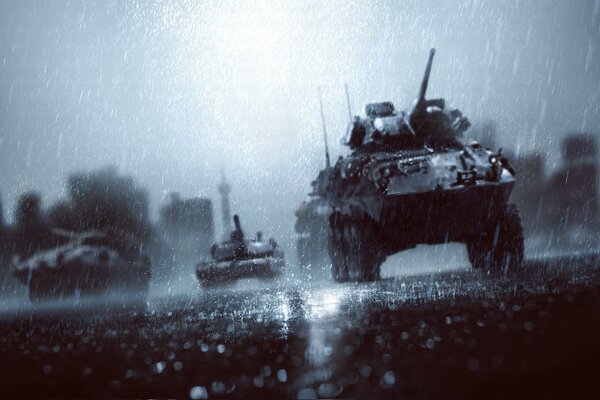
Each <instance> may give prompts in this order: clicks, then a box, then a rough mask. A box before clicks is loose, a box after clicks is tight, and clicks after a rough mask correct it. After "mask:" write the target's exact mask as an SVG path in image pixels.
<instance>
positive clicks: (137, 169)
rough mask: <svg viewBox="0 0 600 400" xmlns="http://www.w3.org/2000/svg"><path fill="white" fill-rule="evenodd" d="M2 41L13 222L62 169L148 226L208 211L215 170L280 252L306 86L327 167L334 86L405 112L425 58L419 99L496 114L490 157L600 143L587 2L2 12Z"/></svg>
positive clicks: (4, 6) (336, 107)
mask: <svg viewBox="0 0 600 400" xmlns="http://www.w3.org/2000/svg"><path fill="white" fill-rule="evenodd" d="M0 37H2V41H0V192H1V195H2V200H3V201H4V204H5V214H6V218H7V219H9V220H10V219H11V218H13V216H12V215H13V210H14V208H15V205H16V203H17V199H18V198H19V196H20V195H21V194H22V193H24V192H26V191H31V190H35V191H37V192H39V193H41V194H42V200H43V206H44V207H46V208H47V207H49V206H50V205H51V204H52V203H53V202H55V201H56V200H58V199H60V198H64V197H65V196H66V195H67V191H68V188H67V187H66V184H65V181H66V177H67V176H68V175H69V174H71V173H73V172H78V171H88V170H92V169H97V168H102V167H103V166H106V165H114V166H116V167H117V168H118V171H119V173H123V174H126V175H131V176H133V177H135V179H136V182H138V183H139V185H140V186H141V187H144V188H145V189H147V191H148V193H149V196H150V207H149V208H150V217H151V219H153V220H156V219H157V218H158V209H159V207H160V205H162V204H164V203H165V202H167V200H168V195H169V193H170V192H175V191H176V192H180V193H181V194H182V195H183V196H205V197H209V198H211V199H213V204H215V205H217V206H218V204H219V203H218V193H217V184H218V182H219V181H220V170H221V169H223V170H224V171H225V173H226V175H227V177H228V179H229V181H230V183H231V185H232V187H233V191H232V194H231V200H232V211H233V212H235V213H238V214H240V216H241V218H242V223H243V225H244V227H245V229H247V231H248V232H253V231H256V230H262V231H263V232H265V234H266V235H269V236H274V237H277V238H278V240H279V241H280V243H282V244H283V245H284V247H287V248H291V246H292V245H293V237H294V231H293V226H294V210H295V209H296V208H297V207H298V205H299V204H300V202H301V201H302V200H303V199H304V197H305V195H306V193H307V192H308V191H309V189H310V181H311V180H313V179H314V178H315V176H316V175H317V173H318V171H319V169H321V168H322V167H323V166H324V148H323V141H322V131H321V121H320V119H319V108H318V98H317V95H316V93H317V92H316V90H317V87H319V86H320V87H321V88H322V91H323V96H324V102H325V116H326V125H327V129H328V133H329V143H330V148H331V149H330V150H331V153H332V156H333V157H334V159H335V158H337V156H338V155H339V154H345V152H346V150H345V149H344V148H343V146H341V145H340V144H339V138H340V137H341V136H342V134H343V132H344V128H345V125H346V123H347V121H348V111H347V109H346V103H345V96H344V92H343V84H344V83H345V82H347V83H348V86H349V89H350V99H351V108H352V112H353V113H354V114H356V113H358V112H360V111H361V107H362V106H363V105H364V104H365V103H368V102H371V101H379V100H392V101H394V102H395V103H396V105H397V107H398V108H404V107H408V106H410V104H411V103H412V101H413V99H414V98H415V96H416V94H417V90H418V86H419V82H420V79H421V77H422V74H423V69H424V67H425V63H426V59H427V54H428V51H429V48H430V47H435V48H436V49H437V56H436V60H435V63H434V66H433V71H432V76H431V80H430V87H429V92H428V97H431V98H434V97H444V98H446V100H447V102H448V103H449V104H451V105H453V106H456V107H458V108H460V109H461V110H462V111H463V113H464V114H465V115H467V116H468V117H469V118H470V120H471V121H473V123H474V124H477V123H478V122H482V121H486V120H490V119H492V120H494V121H495V122H496V124H497V127H498V133H499V137H498V138H497V142H498V145H499V146H502V147H505V148H509V149H511V150H513V151H516V152H519V151H533V150H536V151H541V152H544V153H546V154H547V157H548V161H549V164H550V167H552V165H555V164H556V163H557V162H558V159H559V156H558V152H559V151H558V149H559V144H560V141H561V140H562V138H563V136H564V135H565V134H567V133H569V132H573V131H592V132H598V131H600V129H599V128H600V113H599V107H600V98H599V97H600V62H599V60H600V59H599V57H600V56H599V51H600V2H599V1H577V2H565V1H528V2H522V1H494V2H486V3H482V2H479V1H460V2H459V1H448V2H426V3H424V2H420V1H400V2H386V1H378V2H362V1H348V0H344V1H331V2H326V3H323V2H316V1H315V2H311V1H308V2H290V3H275V4H273V3H271V2H256V3H247V2H221V1H219V2H187V1H186V2H176V1H171V2H169V1H160V2H141V1H140V2H133V1H131V2H121V1H64V2H48V1H29V0H26V1H22V0H19V1H7V0H2V1H0ZM554 153H556V156H554V155H553V154H554ZM215 214H216V215H217V216H219V215H220V213H219V210H218V209H216V210H215ZM220 227H221V221H220V218H218V217H217V218H216V229H217V232H220ZM218 236H220V235H218Z"/></svg>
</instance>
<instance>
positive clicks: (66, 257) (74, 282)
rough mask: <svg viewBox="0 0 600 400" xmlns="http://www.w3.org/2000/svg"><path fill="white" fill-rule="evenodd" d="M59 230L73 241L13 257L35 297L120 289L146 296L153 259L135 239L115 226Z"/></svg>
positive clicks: (132, 296)
mask: <svg viewBox="0 0 600 400" xmlns="http://www.w3.org/2000/svg"><path fill="white" fill-rule="evenodd" d="M53 233H54V234H57V235H60V236H65V237H68V238H69V240H68V243H67V244H65V245H62V246H59V247H57V248H55V249H51V250H45V251H41V252H39V253H37V254H35V255H33V256H32V257H30V258H29V259H26V260H20V259H18V258H16V259H14V260H13V274H14V276H15V277H16V278H17V279H18V280H19V281H20V282H21V283H22V284H24V285H27V287H28V289H29V299H30V301H31V302H32V303H34V304H36V303H40V302H42V301H45V300H50V299H66V298H79V297H80V296H90V295H108V294H111V295H114V294H117V293H118V294H122V295H125V296H127V297H129V298H130V299H132V300H145V296H146V293H147V291H148V286H149V283H150V275H151V271H150V264H151V263H150V259H149V258H148V257H147V256H146V255H144V254H143V253H142V251H141V246H140V245H139V244H136V241H135V240H133V239H132V238H130V237H129V236H127V235H125V234H122V233H118V232H113V231H104V232H102V231H91V232H85V233H72V232H65V231H62V230H54V231H53Z"/></svg>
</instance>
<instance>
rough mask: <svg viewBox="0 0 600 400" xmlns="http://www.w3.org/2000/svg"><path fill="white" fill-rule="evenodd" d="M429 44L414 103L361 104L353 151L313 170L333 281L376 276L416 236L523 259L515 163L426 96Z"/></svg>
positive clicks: (479, 260) (350, 141) (481, 259)
mask: <svg viewBox="0 0 600 400" xmlns="http://www.w3.org/2000/svg"><path fill="white" fill-rule="evenodd" d="M434 54H435V50H434V49H432V50H431V53H430V56H429V62H428V64H427V67H426V70H425V75H424V78H423V81H422V83H421V88H420V92H419V96H418V98H417V100H416V102H415V104H414V106H413V108H412V109H410V110H407V111H397V110H396V109H395V107H394V105H393V104H392V103H391V102H383V103H375V104H368V105H367V106H366V107H365V114H366V115H365V116H364V117H359V116H356V117H354V118H353V119H352V121H351V122H350V124H349V127H348V130H347V133H346V135H345V137H344V139H343V143H344V144H345V145H347V146H348V147H350V149H351V150H352V152H351V154H350V155H348V156H346V157H340V158H339V159H338V160H337V162H336V164H335V165H334V166H333V167H331V168H326V169H325V170H323V171H321V174H320V176H319V178H318V179H317V181H316V182H315V183H313V186H314V187H315V188H321V189H320V191H319V193H318V195H319V196H320V197H322V198H323V199H324V200H326V202H327V203H328V204H329V205H330V207H331V211H330V212H331V214H330V216H329V227H330V234H329V245H328V246H329V254H330V258H331V262H332V275H333V278H334V279H336V280H338V281H347V280H352V281H359V280H373V279H378V277H379V271H380V266H381V264H382V263H383V261H384V260H385V259H386V257H387V256H388V255H391V254H394V253H396V252H399V251H402V250H405V249H408V248H411V247H414V246H416V245H417V244H440V243H446V242H463V243H465V244H466V246H467V250H468V254H469V259H470V261H471V264H472V265H473V267H474V268H486V269H490V270H500V271H504V272H507V271H513V270H516V269H518V268H520V266H521V264H522V261H523V253H524V244H523V232H522V227H521V220H520V216H519V211H518V209H517V207H516V206H515V205H514V204H510V203H509V197H510V194H511V191H512V189H513V187H514V185H515V171H514V169H513V168H512V166H511V165H510V163H509V161H508V160H507V158H506V157H504V156H503V155H502V154H501V151H499V152H498V153H494V152H492V151H490V150H487V149H485V148H484V147H483V146H481V145H480V144H479V143H477V142H474V141H472V142H470V143H468V144H467V143H463V141H462V140H461V138H462V136H463V132H465V131H466V130H467V129H468V128H469V126H470V123H469V121H468V119H467V118H466V117H464V116H463V115H462V113H461V112H460V111H459V110H457V109H448V108H446V105H445V101H444V99H432V100H426V99H425V93H426V91H427V85H428V81H429V75H430V72H431V65H432V62H433V56H434Z"/></svg>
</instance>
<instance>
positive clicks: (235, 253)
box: [196, 215, 285, 287]
mask: <svg viewBox="0 0 600 400" xmlns="http://www.w3.org/2000/svg"><path fill="white" fill-rule="evenodd" d="M233 222H234V224H235V229H234V230H233V231H232V232H231V236H230V239H229V240H226V241H224V242H222V243H221V244H216V243H215V244H213V245H212V246H211V249H210V253H211V259H210V260H207V261H203V262H201V263H199V264H198V265H197V266H196V276H197V277H198V280H199V281H200V284H201V285H202V286H205V287H210V286H215V285H219V284H224V283H228V282H231V281H235V280H238V279H242V278H259V279H260V278H263V279H272V278H275V277H277V276H279V275H281V273H282V272H283V270H284V268H285V258H284V254H283V252H282V251H281V250H280V249H279V248H278V245H277V242H276V241H275V240H274V239H269V240H268V241H265V240H263V237H262V233H261V232H257V234H256V237H255V238H254V239H246V238H245V236H244V231H243V230H242V226H241V224H240V218H239V217H238V216H237V215H234V216H233Z"/></svg>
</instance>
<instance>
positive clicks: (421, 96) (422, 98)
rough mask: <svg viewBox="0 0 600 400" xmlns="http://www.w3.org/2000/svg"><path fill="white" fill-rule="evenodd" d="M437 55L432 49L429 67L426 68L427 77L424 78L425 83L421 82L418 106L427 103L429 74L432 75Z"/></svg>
mask: <svg viewBox="0 0 600 400" xmlns="http://www.w3.org/2000/svg"><path fill="white" fill-rule="evenodd" d="M434 55H435V49H433V48H432V49H431V51H430V52H429V61H428V62H427V67H426V68H425V75H424V76H423V81H422V82H421V89H420V90H419V98H418V99H417V104H419V105H420V104H423V102H424V101H425V93H427V86H428V85H429V74H430V73H431V64H433V56H434Z"/></svg>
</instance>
